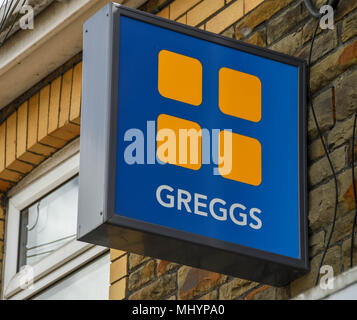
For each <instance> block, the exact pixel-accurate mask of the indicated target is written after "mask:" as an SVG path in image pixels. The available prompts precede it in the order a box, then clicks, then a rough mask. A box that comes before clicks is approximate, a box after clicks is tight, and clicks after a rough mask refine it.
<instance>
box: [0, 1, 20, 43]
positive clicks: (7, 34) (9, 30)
mask: <svg viewBox="0 0 357 320" xmlns="http://www.w3.org/2000/svg"><path fill="white" fill-rule="evenodd" d="M14 1H17V2H16V4H15V5H14V6H12V5H13V2H14ZM20 2H21V0H13V1H11V3H10V6H9V9H10V8H11V6H12V10H11V12H10V13H9V14H8V15H7V14H6V15H7V16H6V17H5V19H4V21H3V23H2V24H1V26H0V31H2V30H1V29H2V27H3V26H4V25H5V23H6V21H7V19H8V18H9V16H11V15H12V14H13V13H14V11H15V9H16V8H17V7H18V6H19V4H20ZM25 2H26V0H23V1H22V4H21V5H20V7H19V8H18V11H17V13H16V16H15V18H14V19H13V21H12V23H11V26H10V28H9V29H8V31H7V33H6V34H5V37H4V39H3V40H2V41H1V42H0V47H1V46H2V45H3V44H4V42H5V41H6V39H7V37H8V36H9V34H10V32H11V30H12V28H13V27H14V25H15V24H16V22H17V19H18V17H19V14H20V11H21V8H22V7H23V6H24V4H25Z"/></svg>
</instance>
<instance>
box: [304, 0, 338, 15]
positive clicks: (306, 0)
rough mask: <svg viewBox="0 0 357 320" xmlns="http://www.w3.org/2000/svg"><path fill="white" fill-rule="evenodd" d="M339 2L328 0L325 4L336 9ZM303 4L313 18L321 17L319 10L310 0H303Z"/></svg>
mask: <svg viewBox="0 0 357 320" xmlns="http://www.w3.org/2000/svg"><path fill="white" fill-rule="evenodd" d="M339 2H340V0H328V1H327V2H326V5H329V6H331V7H332V8H333V9H336V8H337V6H338V3H339ZM304 3H305V6H306V8H307V10H309V12H310V14H311V15H312V16H313V17H315V18H320V17H321V15H322V14H321V13H320V10H318V9H317V8H316V7H315V6H314V5H313V4H312V2H311V0H304Z"/></svg>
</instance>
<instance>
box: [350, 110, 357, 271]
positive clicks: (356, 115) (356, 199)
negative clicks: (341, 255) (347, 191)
mask: <svg viewBox="0 0 357 320" xmlns="http://www.w3.org/2000/svg"><path fill="white" fill-rule="evenodd" d="M356 123H357V111H356V112H355V119H354V122H353V134H352V186H353V196H354V198H355V216H354V218H353V225H352V236H351V251H350V268H352V267H353V250H354V240H355V227H356V221H357V191H356V183H355V139H356Z"/></svg>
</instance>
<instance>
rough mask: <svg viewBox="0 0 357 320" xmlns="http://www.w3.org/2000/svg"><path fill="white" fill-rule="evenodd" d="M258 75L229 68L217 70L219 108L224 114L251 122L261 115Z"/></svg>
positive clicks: (256, 120)
mask: <svg viewBox="0 0 357 320" xmlns="http://www.w3.org/2000/svg"><path fill="white" fill-rule="evenodd" d="M261 86H262V85H261V82H260V80H259V78H258V77H256V76H253V75H250V74H247V73H243V72H239V71H236V70H233V69H229V68H221V69H220V70H219V102H218V104H219V108H220V109H221V111H222V112H223V113H224V114H227V115H229V116H232V117H237V118H241V119H245V120H249V121H253V122H259V121H260V119H261V117H262V112H261V109H262V108H261V107H262V102H261V100H262V97H261V91H262V89H261Z"/></svg>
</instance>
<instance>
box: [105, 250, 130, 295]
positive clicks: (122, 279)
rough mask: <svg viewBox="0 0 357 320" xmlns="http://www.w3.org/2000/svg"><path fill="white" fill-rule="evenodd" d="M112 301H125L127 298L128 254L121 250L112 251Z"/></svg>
mask: <svg viewBox="0 0 357 320" xmlns="http://www.w3.org/2000/svg"><path fill="white" fill-rule="evenodd" d="M110 261H111V264H110V289H109V299H110V300H123V299H125V297H126V286H127V278H128V254H127V253H126V252H125V251H121V250H114V249H111V250H110Z"/></svg>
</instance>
